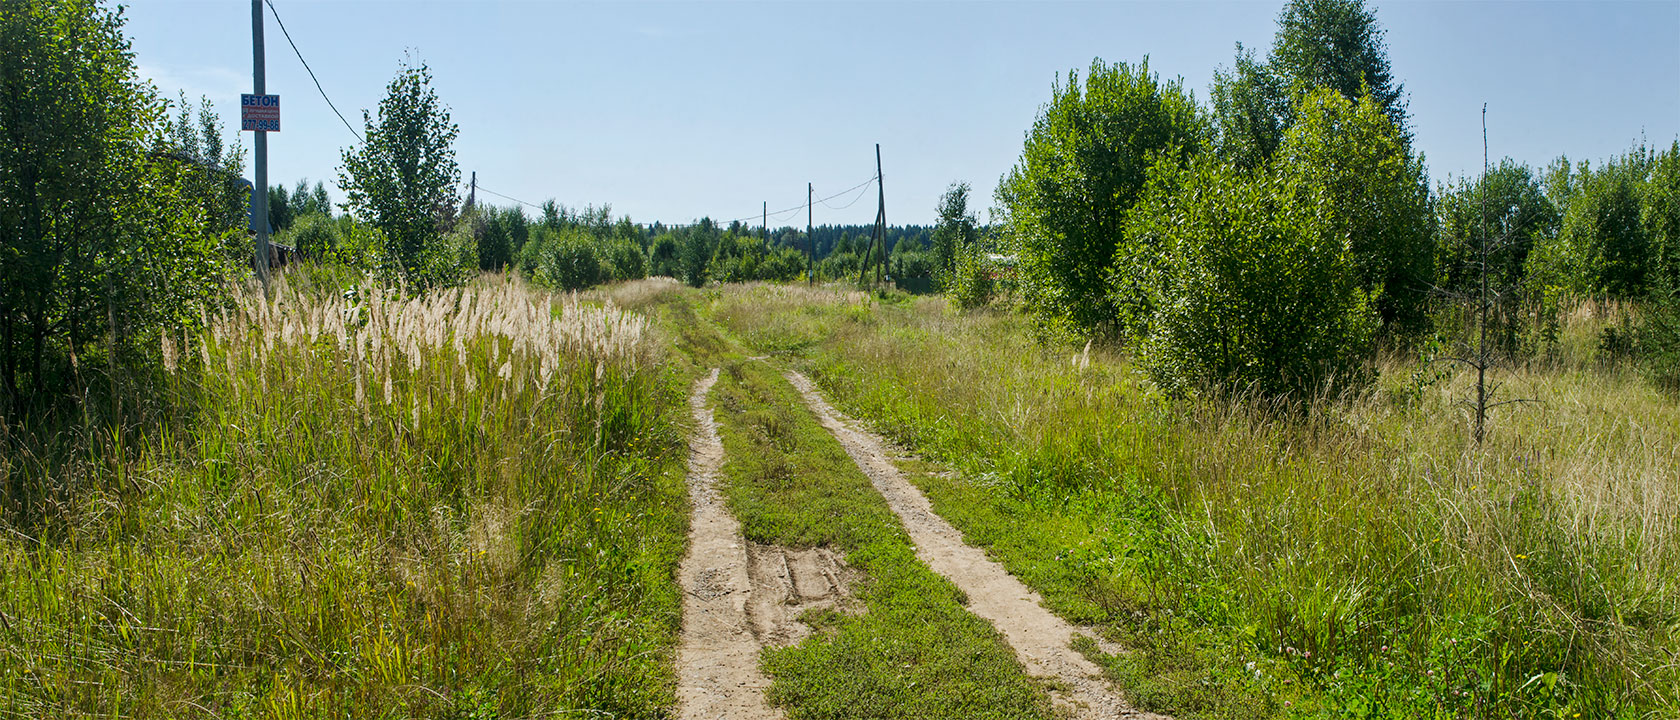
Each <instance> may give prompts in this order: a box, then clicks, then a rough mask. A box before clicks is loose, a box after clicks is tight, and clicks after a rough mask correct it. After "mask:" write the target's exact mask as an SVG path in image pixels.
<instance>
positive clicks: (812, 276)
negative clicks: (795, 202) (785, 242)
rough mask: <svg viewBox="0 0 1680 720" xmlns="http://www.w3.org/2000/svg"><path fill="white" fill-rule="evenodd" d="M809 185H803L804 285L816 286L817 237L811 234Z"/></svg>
mask: <svg viewBox="0 0 1680 720" xmlns="http://www.w3.org/2000/svg"><path fill="white" fill-rule="evenodd" d="M812 212H813V211H812V210H811V183H805V267H806V270H805V284H807V285H816V284H817V236H815V235H812V234H811V213H812Z"/></svg>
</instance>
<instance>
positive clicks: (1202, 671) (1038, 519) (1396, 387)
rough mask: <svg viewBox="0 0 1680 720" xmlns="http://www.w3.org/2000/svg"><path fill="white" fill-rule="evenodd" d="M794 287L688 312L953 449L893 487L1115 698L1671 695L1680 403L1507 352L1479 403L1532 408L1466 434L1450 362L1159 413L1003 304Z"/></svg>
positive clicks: (1096, 355) (1547, 703)
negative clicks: (981, 556)
mask: <svg viewBox="0 0 1680 720" xmlns="http://www.w3.org/2000/svg"><path fill="white" fill-rule="evenodd" d="M796 294H797V293H796V291H789V290H785V289H783V290H777V291H775V292H773V293H772V292H767V291H765V290H761V289H757V288H752V287H745V288H731V289H726V290H725V291H724V292H723V293H722V295H721V296H720V297H719V298H718V299H717V300H716V301H714V302H713V303H712V304H711V310H712V313H713V315H714V316H715V317H716V318H717V319H718V321H719V322H720V323H721V324H722V325H723V326H725V327H726V328H729V329H731V330H732V331H734V332H736V333H737V334H739V335H742V336H744V337H757V338H760V339H759V340H758V343H759V345H760V346H761V347H763V348H767V349H778V348H792V349H793V350H792V352H793V353H794V354H797V355H799V356H802V357H803V358H804V359H803V362H804V364H806V365H808V366H809V368H810V369H811V370H812V371H813V373H814V375H815V377H816V378H818V380H819V382H821V383H822V384H824V385H825V386H826V387H827V388H828V390H829V393H830V394H831V396H832V397H834V398H836V399H837V400H839V401H840V404H842V405H843V406H845V407H846V409H847V410H848V411H850V412H854V413H857V414H859V415H862V416H864V417H867V418H869V419H871V420H872V421H873V422H874V423H875V424H876V426H877V427H878V428H879V429H881V430H884V431H886V432H888V433H889V434H891V435H893V436H894V437H896V438H897V439H899V440H901V441H903V442H905V443H907V444H909V445H911V446H913V447H915V448H917V449H919V450H921V451H923V452H925V453H928V454H931V455H933V456H936V457H938V458H940V459H942V460H944V461H945V462H946V463H948V464H950V465H952V466H954V467H955V468H956V469H957V470H958V471H959V472H960V475H961V476H960V477H958V478H951V479H947V480H941V479H939V478H937V477H930V478H926V479H924V480H923V481H922V482H923V483H924V489H926V490H927V491H928V492H929V494H930V497H931V498H932V499H933V500H934V502H935V505H936V507H937V508H939V510H940V512H942V513H944V514H946V515H947V517H949V518H950V519H951V520H952V521H953V523H954V524H956V525H958V526H959V527H960V528H961V529H962V530H963V531H964V532H965V534H967V536H968V538H969V539H970V541H971V542H978V543H981V544H983V545H986V546H987V547H988V550H989V551H991V552H992V553H993V554H994V555H995V556H997V557H999V558H1000V559H1001V560H1002V561H1003V562H1005V564H1006V565H1007V566H1009V568H1010V569H1011V571H1012V572H1015V573H1016V574H1017V575H1019V576H1021V577H1022V578H1023V579H1024V580H1026V581H1027V582H1028V583H1029V584H1032V585H1034V586H1036V587H1037V588H1038V589H1040V590H1041V591H1043V592H1045V594H1046V597H1047V601H1048V602H1049V603H1050V604H1051V606H1052V607H1053V608H1054V609H1056V610H1057V611H1058V612H1060V613H1062V614H1063V615H1065V616H1067V617H1069V618H1070V619H1073V620H1075V621H1079V622H1092V623H1097V624H1099V625H1102V626H1104V627H1106V628H1107V629H1108V630H1109V631H1110V632H1112V633H1113V634H1114V635H1115V636H1117V637H1118V638H1119V639H1122V640H1124V641H1125V642H1126V643H1127V644H1128V645H1130V646H1131V647H1133V648H1134V649H1135V650H1136V652H1134V653H1132V654H1131V655H1128V656H1122V657H1118V658H1111V659H1110V661H1109V664H1110V666H1111V668H1112V669H1113V670H1114V672H1116V673H1117V675H1118V676H1119V677H1120V678H1121V679H1123V680H1124V685H1125V686H1126V687H1127V688H1128V689H1129V690H1130V691H1131V692H1132V693H1133V695H1134V698H1135V699H1137V700H1139V701H1141V702H1143V703H1144V704H1147V705H1150V706H1152V707H1155V708H1158V709H1165V710H1171V711H1174V712H1177V713H1180V714H1181V715H1182V716H1192V717H1268V716H1280V715H1281V716H1336V717H1343V716H1346V717H1564V718H1569V717H1574V716H1576V714H1577V713H1579V714H1580V716H1581V717H1672V716H1674V715H1676V714H1677V713H1680V663H1677V659H1680V658H1677V655H1676V652H1677V650H1676V648H1680V642H1677V641H1680V637H1677V635H1680V579H1677V578H1680V534H1677V533H1680V470H1677V468H1680V408H1677V407H1676V405H1675V403H1674V402H1673V401H1672V400H1671V399H1668V398H1665V397H1663V396H1661V395H1660V394H1658V393H1657V392H1656V391H1655V390H1653V389H1651V388H1650V387H1649V386H1648V385H1646V384H1644V383H1643V382H1641V381H1640V380H1639V378H1638V377H1637V376H1636V375H1635V374H1633V373H1632V372H1630V371H1627V370H1623V369H1620V368H1619V367H1617V366H1615V365H1614V364H1605V363H1603V362H1597V361H1595V362H1591V363H1588V362H1574V363H1571V362H1552V363H1538V364H1535V365H1533V366H1531V367H1524V368H1518V369H1515V370H1512V371H1510V372H1509V373H1508V374H1506V375H1505V376H1504V378H1505V385H1504V387H1503V389H1502V390H1501V392H1502V393H1504V394H1505V396H1507V397H1527V398H1534V399H1537V400H1540V401H1541V402H1536V403H1526V404H1521V405H1514V406H1507V407H1505V408H1502V409H1501V410H1500V412H1499V414H1498V415H1497V416H1496V417H1495V421H1494V424H1493V426H1492V429H1491V433H1490V436H1489V440H1488V442H1487V444H1486V446H1485V447H1483V448H1482V449H1480V450H1478V449H1475V448H1473V447H1470V446H1469V445H1468V443H1467V441H1466V439H1465V438H1466V432H1465V428H1464V418H1463V411H1462V409H1461V408H1460V407H1459V406H1458V405H1457V402H1458V401H1459V400H1462V399H1463V398H1464V397H1466V395H1467V392H1468V383H1469V382H1470V378H1469V377H1467V376H1464V375H1460V374H1455V373H1448V374H1446V375H1445V376H1443V377H1440V378H1438V379H1434V380H1424V381H1419V380H1418V379H1417V378H1418V375H1419V374H1418V372H1417V371H1418V368H1417V367H1416V366H1415V365H1413V364H1410V363H1401V362H1390V363H1388V364H1386V365H1385V367H1383V368H1382V377H1383V380H1382V382H1381V383H1380V385H1381V389H1379V390H1377V391H1374V392H1371V393H1368V394H1363V395H1359V396H1355V397H1347V398H1341V399H1327V400H1326V401H1324V402H1321V403H1319V404H1317V405H1316V406H1314V407H1313V408H1311V409H1310V410H1308V411H1307V412H1306V413H1305V414H1304V415H1303V414H1302V413H1300V412H1299V411H1298V409H1295V408H1290V409H1281V408H1277V407H1274V406H1271V405H1268V404H1266V403H1263V402H1258V401H1253V400H1244V399H1241V398H1238V399H1227V400H1224V401H1198V402H1172V403H1169V402H1167V401H1165V400H1163V399H1162V398H1160V397H1159V396H1158V395H1157V394H1156V393H1154V392H1153V390H1152V389H1151V388H1150V386H1149V385H1148V383H1147V382H1146V381H1145V380H1144V379H1143V377H1142V376H1141V375H1140V374H1139V373H1137V372H1135V371H1134V370H1133V368H1132V367H1131V366H1130V365H1129V364H1128V363H1127V362H1126V360H1125V359H1124V358H1123V357H1121V356H1118V355H1114V354H1111V353H1107V352H1104V351H1102V350H1100V349H1090V348H1086V349H1084V350H1083V351H1081V352H1065V351H1058V350H1054V349H1045V348H1043V347H1040V346H1038V345H1036V344H1034V343H1033V342H1032V341H1031V340H1030V333H1029V331H1028V330H1027V328H1026V326H1025V324H1024V323H1023V322H1022V321H1021V320H1020V319H1018V318H1016V317H1014V316H1009V315H1005V314H989V313H981V314H975V315H956V314H953V313H951V312H949V311H948V310H947V309H946V308H945V307H944V305H943V303H942V302H941V301H937V300H922V301H916V302H907V303H902V304H892V303H878V302H874V301H872V300H869V299H859V298H840V297H833V296H829V295H811V296H808V297H797V296H796ZM790 305H796V306H791V307H790ZM784 318H792V320H784ZM1579 334H1582V333H1581V332H1579V331H1577V330H1571V329H1569V328H1565V336H1566V337H1565V338H1564V344H1565V345H1566V346H1571V347H1572V346H1573V345H1583V346H1584V344H1585V341H1579V339H1571V336H1572V335H1579ZM1571 343H1573V345H1571Z"/></svg>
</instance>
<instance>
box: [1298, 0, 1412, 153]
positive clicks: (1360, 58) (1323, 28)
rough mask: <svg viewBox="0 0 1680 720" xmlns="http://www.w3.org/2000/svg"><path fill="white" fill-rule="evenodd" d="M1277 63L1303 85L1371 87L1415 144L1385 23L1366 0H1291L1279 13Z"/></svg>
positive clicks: (1347, 94) (1361, 90) (1350, 92)
mask: <svg viewBox="0 0 1680 720" xmlns="http://www.w3.org/2000/svg"><path fill="white" fill-rule="evenodd" d="M1271 66H1272V72H1275V73H1277V75H1278V76H1279V77H1280V78H1282V80H1283V82H1284V84H1285V85H1286V86H1289V87H1293V88H1296V89H1297V91H1299V90H1302V89H1306V90H1310V89H1312V88H1319V87H1325V88H1330V89H1331V90H1335V91H1336V92H1338V93H1340V94H1341V95H1342V97H1344V98H1347V99H1349V100H1355V99H1358V98H1359V97H1360V96H1361V95H1364V94H1366V91H1367V90H1368V91H1369V92H1370V95H1371V99H1372V100H1373V101H1374V102H1376V104H1377V106H1378V107H1380V108H1382V111H1383V114H1385V115H1387V116H1388V119H1389V121H1390V122H1393V123H1394V127H1396V128H1398V129H1399V130H1400V134H1401V137H1402V138H1404V139H1405V140H1406V142H1407V144H1408V145H1409V144H1410V141H1411V137H1410V134H1409V131H1408V130H1407V127H1406V103H1405V91H1404V87H1403V86H1402V85H1401V84H1399V83H1396V82H1395V81H1394V78H1393V77H1392V75H1391V74H1390V72H1389V64H1388V45H1387V42H1386V41H1385V40H1384V39H1383V29H1382V26H1381V25H1378V24H1377V14H1376V11H1375V10H1372V9H1371V8H1369V7H1366V5H1365V2H1364V0H1290V2H1289V4H1288V5H1285V6H1284V8H1283V12H1282V13H1280V14H1279V15H1278V30H1277V36H1276V37H1275V38H1274V39H1273V41H1272V59H1271Z"/></svg>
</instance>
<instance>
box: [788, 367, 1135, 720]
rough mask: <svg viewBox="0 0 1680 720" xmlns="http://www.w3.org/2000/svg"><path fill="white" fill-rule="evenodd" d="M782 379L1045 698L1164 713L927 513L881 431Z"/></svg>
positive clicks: (1083, 713) (1111, 710) (801, 379)
mask: <svg viewBox="0 0 1680 720" xmlns="http://www.w3.org/2000/svg"><path fill="white" fill-rule="evenodd" d="M787 378H788V381H789V382H792V383H793V385H794V387H795V388H798V390H799V392H800V394H802V395H803V396H804V397H805V403H806V404H807V405H809V406H810V408H811V410H812V411H813V412H815V413H816V414H817V418H818V419H819V420H820V421H821V422H822V424H823V426H824V427H826V428H828V430H829V431H830V432H832V433H834V436H835V437H836V438H837V439H839V441H840V444H841V445H843V446H845V448H846V452H847V453H848V454H850V455H851V456H852V459H853V460H854V461H856V462H857V465H858V467H859V468H861V469H862V470H863V472H864V474H866V475H868V476H869V480H870V482H872V483H874V484H875V488H876V489H877V490H879V491H880V492H881V494H882V495H883V496H885V497H886V499H887V504H888V505H891V506H892V509H893V512H896V513H898V517H899V519H900V520H901V521H902V522H903V523H904V527H905V529H906V530H908V531H909V533H910V539H911V541H912V542H914V543H915V544H916V555H917V556H918V557H920V558H921V559H922V562H925V563H927V564H928V567H930V568H932V569H933V571H934V572H937V573H939V574H940V575H943V576H945V577H946V578H949V579H950V580H951V581H952V582H954V583H956V585H957V587H958V588H961V589H962V591H963V592H964V593H966V594H967V595H968V609H969V610H970V611H971V612H973V613H974V614H976V615H979V616H980V617H983V618H985V619H987V620H988V621H990V622H991V623H992V624H993V625H994V626H996V627H997V629H998V630H999V631H1000V632H1002V633H1003V636H1004V638H1005V639H1006V640H1008V642H1009V644H1010V646H1012V647H1014V648H1015V654H1016V656H1017V657H1018V658H1020V660H1021V664H1022V665H1024V666H1026V669H1027V672H1028V673H1029V674H1032V675H1034V676H1038V677H1042V678H1046V679H1048V680H1050V681H1051V682H1050V684H1051V686H1052V688H1054V689H1053V690H1052V691H1051V697H1052V698H1053V699H1054V700H1055V702H1056V705H1057V706H1058V707H1061V708H1064V709H1066V710H1067V711H1070V712H1071V714H1072V715H1073V717H1074V718H1077V719H1078V720H1098V719H1099V718H1100V719H1103V720H1107V719H1109V718H1157V719H1159V718H1163V716H1160V715H1154V714H1150V713H1144V712H1140V711H1137V710H1134V709H1132V707H1131V706H1130V705H1128V704H1127V703H1126V702H1125V701H1124V700H1122V699H1121V698H1120V697H1119V695H1117V694H1116V693H1115V692H1114V691H1113V690H1112V689H1110V688H1109V687H1108V684H1107V682H1106V681H1104V680H1103V679H1102V677H1101V670H1100V669H1099V668H1098V667H1097V666H1096V664H1095V663H1092V662H1091V661H1090V660H1089V659H1087V658H1086V657H1085V656H1084V655H1082V654H1080V653H1079V652H1078V651H1076V650H1074V649H1073V648H1072V647H1071V643H1072V642H1073V638H1074V635H1075V634H1076V633H1079V634H1084V633H1082V632H1081V631H1080V630H1079V629H1076V628H1075V627H1074V626H1073V625H1071V624H1069V623H1068V622H1067V621H1065V620H1063V619H1061V618H1059V617H1057V616H1055V615H1054V614H1052V613H1051V612H1050V611H1049V610H1046V609H1044V607H1043V605H1042V604H1041V601H1042V598H1040V597H1039V595H1038V593H1037V592H1034V591H1033V590H1032V589H1031V588H1028V587H1027V586H1026V585H1024V584H1022V583H1021V581H1020V580H1017V579H1015V577H1014V576H1013V575H1010V574H1009V573H1008V572H1007V571H1005V570H1004V569H1003V566H1002V565H999V564H997V563H995V562H992V560H991V559H990V558H988V557H986V553H985V552H983V551H981V550H980V549H979V548H975V547H971V546H969V545H966V544H964V543H963V538H962V533H960V532H958V531H957V529H956V528H954V527H952V526H951V524H950V523H948V522H946V521H945V519H944V518H941V517H939V516H938V515H937V514H935V513H934V512H933V506H932V504H930V503H929V502H928V500H927V498H926V497H925V496H923V495H922V493H921V491H920V490H918V489H916V487H915V486H914V485H911V484H910V482H909V481H908V480H906V479H905V477H904V475H903V473H901V472H899V470H898V467H897V466H895V465H894V464H893V463H892V461H891V460H890V459H889V458H888V457H887V454H886V451H885V449H884V448H885V443H883V442H882V440H881V439H880V438H879V437H877V436H876V435H874V434H872V433H869V432H867V431H865V430H861V429H859V428H858V427H857V426H856V424H855V423H853V422H851V421H850V419H848V418H846V417H845V416H844V415H842V414H841V413H840V412H839V411H837V410H835V409H834V408H833V407H831V406H830V405H829V404H828V403H827V402H826V401H825V400H823V398H822V396H821V395H820V394H818V392H817V389H816V386H815V385H813V384H812V383H811V381H810V380H809V379H808V378H806V377H805V376H804V375H802V374H800V373H797V372H792V371H790V372H788V373H787Z"/></svg>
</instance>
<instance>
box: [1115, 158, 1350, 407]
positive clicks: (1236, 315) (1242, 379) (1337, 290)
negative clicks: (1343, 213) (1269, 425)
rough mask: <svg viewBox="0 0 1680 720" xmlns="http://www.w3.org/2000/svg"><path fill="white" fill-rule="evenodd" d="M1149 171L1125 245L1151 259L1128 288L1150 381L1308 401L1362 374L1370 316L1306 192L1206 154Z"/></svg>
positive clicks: (1181, 388) (1338, 245)
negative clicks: (1140, 309)
mask: <svg viewBox="0 0 1680 720" xmlns="http://www.w3.org/2000/svg"><path fill="white" fill-rule="evenodd" d="M1152 175H1153V177H1152V179H1151V183H1150V186H1149V188H1148V190H1147V191H1146V192H1145V195H1144V198H1143V199H1142V200H1140V201H1139V203H1138V207H1137V209H1136V210H1135V211H1134V213H1133V216H1132V219H1131V222H1130V224H1129V227H1128V237H1129V239H1130V242H1129V243H1128V245H1129V246H1130V247H1132V248H1134V249H1137V250H1138V251H1139V252H1138V254H1137V255H1136V256H1135V258H1136V259H1137V261H1138V262H1139V263H1140V264H1144V263H1150V261H1149V260H1148V259H1147V258H1151V257H1152V258H1154V260H1153V262H1152V263H1150V264H1149V265H1148V266H1146V267H1145V269H1144V271H1143V272H1140V273H1139V274H1138V277H1137V278H1136V279H1135V281H1134V282H1133V283H1131V285H1130V286H1129V287H1131V288H1132V289H1133V291H1134V292H1135V293H1137V294H1138V295H1140V296H1141V297H1140V298H1139V299H1138V300H1137V302H1138V303H1139V304H1141V305H1144V306H1146V307H1149V308H1151V309H1152V312H1149V313H1147V314H1139V315H1137V316H1135V317H1137V319H1138V322H1137V323H1136V324H1135V325H1134V326H1133V328H1132V331H1133V332H1134V334H1136V335H1137V336H1139V337H1140V339H1141V340H1142V343H1141V347H1140V354H1141V356H1142V360H1143V365H1144V367H1145V368H1146V369H1147V370H1148V371H1149V373H1150V375H1151V376H1152V377H1153V378H1154V379H1155V381H1156V383H1157V384H1159V385H1160V386H1161V387H1162V388H1163V389H1165V390H1167V391H1168V392H1170V393H1173V394H1181V395H1182V394H1193V393H1195V392H1198V391H1201V390H1204V389H1221V390H1238V391H1241V390H1248V389H1252V390H1254V391H1256V392H1259V393H1261V394H1263V395H1266V396H1293V397H1305V396H1307V395H1310V394H1311V393H1313V392H1317V391H1320V390H1324V389H1328V387H1327V386H1328V384H1330V383H1335V384H1338V385H1345V384H1358V383H1360V382H1363V381H1364V380H1365V379H1366V378H1367V376H1368V372H1367V371H1366V369H1365V367H1364V360H1365V359H1366V357H1367V355H1368V352H1369V349H1370V347H1371V343H1372V339H1373V336H1374V332H1375V329H1376V319H1375V316H1374V313H1373V312H1372V308H1371V307H1370V304H1369V302H1368V296H1367V295H1366V294H1365V293H1363V292H1362V291H1361V290H1360V289H1359V288H1358V286H1357V283H1356V281H1355V274H1354V263H1353V257H1352V252H1351V248H1350V245H1349V243H1348V241H1347V239H1346V238H1345V236H1342V235H1341V234H1340V233H1338V232H1336V230H1335V226H1334V225H1333V224H1331V223H1329V222H1327V221H1326V218H1325V217H1324V216H1323V215H1322V214H1321V213H1319V212H1318V211H1317V208H1316V207H1315V203H1313V202H1311V201H1312V199H1313V198H1312V196H1311V195H1312V187H1311V186H1310V185H1307V184H1304V183H1300V182H1297V181H1294V180H1293V179H1291V178H1290V177H1289V176H1288V175H1286V174H1283V173H1266V172H1264V171H1257V172H1249V171H1243V170H1240V169H1238V168H1236V167H1235V166H1233V165H1222V164H1216V163H1215V162H1214V161H1212V160H1206V159H1204V160H1201V161H1198V162H1196V163H1193V164H1192V165H1191V166H1189V167H1187V168H1177V167H1174V166H1171V165H1169V164H1166V163H1162V164H1160V165H1157V167H1156V170H1155V171H1154V172H1153V173H1152ZM1145 248H1147V249H1148V250H1149V252H1147V253H1145V252H1142V250H1143V249H1145Z"/></svg>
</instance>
